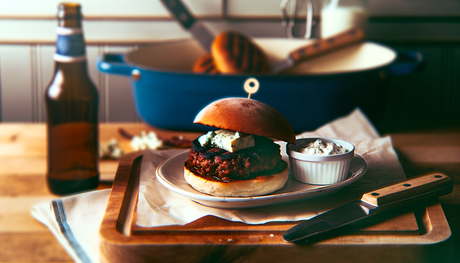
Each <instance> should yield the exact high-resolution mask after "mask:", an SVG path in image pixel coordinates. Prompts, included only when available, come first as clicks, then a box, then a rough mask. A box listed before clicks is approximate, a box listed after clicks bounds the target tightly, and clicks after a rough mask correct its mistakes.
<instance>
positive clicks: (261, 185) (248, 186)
mask: <svg viewBox="0 0 460 263" xmlns="http://www.w3.org/2000/svg"><path fill="white" fill-rule="evenodd" d="M184 177H185V180H186V181H187V183H189V184H190V185H191V186H192V187H193V188H194V189H195V190H197V191H199V192H202V193H205V194H209V195H214V196H225V197H248V196H258V195H265V194H269V193H272V192H274V191H276V190H279V189H281V188H283V187H284V185H285V184H286V182H287V180H288V178H289V168H288V167H287V165H286V168H285V169H284V170H283V171H281V172H280V173H277V174H274V175H260V176H257V177H256V178H254V179H249V180H236V181H230V182H227V183H224V182H219V181H210V180H207V179H205V178H203V177H201V176H198V175H196V174H194V173H193V172H192V171H190V170H188V169H187V168H186V167H184Z"/></svg>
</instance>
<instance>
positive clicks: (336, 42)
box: [289, 28, 364, 63]
mask: <svg viewBox="0 0 460 263" xmlns="http://www.w3.org/2000/svg"><path fill="white" fill-rule="evenodd" d="M363 38H364V32H363V30H361V29H359V28H353V29H350V30H347V31H344V32H342V33H339V34H337V35H335V36H331V37H328V38H324V39H318V40H317V41H314V42H312V43H309V44H308V45H306V46H303V47H300V48H298V49H296V50H294V51H292V52H291V53H290V54H289V55H290V57H291V58H292V59H293V60H294V63H295V62H299V61H301V60H304V59H307V58H310V57H313V56H316V55H318V54H321V53H325V52H327V51H330V50H333V49H336V48H339V47H342V46H345V45H348V44H351V43H354V42H358V41H361V40H362V39H363Z"/></svg>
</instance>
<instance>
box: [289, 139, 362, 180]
mask: <svg viewBox="0 0 460 263" xmlns="http://www.w3.org/2000/svg"><path fill="white" fill-rule="evenodd" d="M318 139H321V140H323V141H325V142H333V143H335V144H337V145H340V146H342V147H343V148H344V149H345V151H346V152H345V153H343V154H335V155H312V154H306V153H302V152H300V151H301V149H302V148H304V147H305V146H306V145H308V144H310V143H312V142H315V141H316V140H318ZM286 151H287V154H288V155H289V162H290V165H291V172H292V176H293V177H294V179H296V180H297V181H299V182H302V183H307V184H319V185H326V184H335V183H339V182H341V181H344V180H345V179H347V174H348V168H349V167H350V163H351V160H352V159H353V156H354V154H355V146H354V145H353V144H351V143H349V142H347V141H343V140H338V139H329V138H303V139H297V140H296V143H295V144H292V143H289V144H288V145H287V147H286Z"/></svg>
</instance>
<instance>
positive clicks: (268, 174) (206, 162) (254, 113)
mask: <svg viewBox="0 0 460 263" xmlns="http://www.w3.org/2000/svg"><path fill="white" fill-rule="evenodd" d="M194 123H199V124H203V125H206V126H210V127H214V130H212V131H210V132H208V133H206V134H204V135H202V136H200V137H198V138H197V139H195V140H194V141H193V143H192V147H191V149H190V151H189V158H188V160H187V161H185V164H184V177H185V180H186V181H187V182H188V183H189V184H190V185H191V186H192V187H193V188H194V189H195V190H197V191H199V192H202V193H206V194H209V195H214V196H224V197H249V196H259V195H265V194H269V193H272V192H274V191H276V190H279V189H281V188H283V187H284V185H285V184H286V182H287V180H288V178H289V169H288V165H287V163H286V162H285V161H283V160H282V159H281V154H280V145H279V144H277V143H275V141H274V140H282V141H286V142H290V143H295V133H294V130H293V129H292V126H291V125H290V123H289V122H288V121H287V120H286V118H284V116H283V115H282V114H281V113H280V112H278V111H277V110H275V109H274V108H272V107H270V106H268V105H267V104H265V103H262V102H260V101H257V100H253V99H247V98H225V99H220V100H217V101H214V102H212V103H210V104H209V105H207V106H206V107H205V108H203V109H202V110H201V111H200V112H199V113H198V114H197V116H196V117H195V120H194Z"/></svg>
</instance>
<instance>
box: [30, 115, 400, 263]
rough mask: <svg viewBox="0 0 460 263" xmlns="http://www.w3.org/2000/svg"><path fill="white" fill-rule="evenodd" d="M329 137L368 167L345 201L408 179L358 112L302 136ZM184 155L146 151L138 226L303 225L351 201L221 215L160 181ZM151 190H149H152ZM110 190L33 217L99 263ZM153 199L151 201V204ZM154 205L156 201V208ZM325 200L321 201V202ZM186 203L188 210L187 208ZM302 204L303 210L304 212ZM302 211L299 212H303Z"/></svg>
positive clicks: (77, 255) (387, 144) (45, 208)
mask: <svg viewBox="0 0 460 263" xmlns="http://www.w3.org/2000/svg"><path fill="white" fill-rule="evenodd" d="M312 136H319V137H329V138H339V139H343V140H347V141H350V142H352V143H353V144H354V145H355V146H356V153H357V154H359V155H361V156H362V157H363V158H364V159H365V160H366V162H367V165H368V171H367V173H366V174H365V175H364V176H363V177H362V178H361V179H359V180H358V181H357V182H355V183H353V184H352V185H349V186H347V187H346V188H345V189H343V190H341V191H340V193H341V196H344V195H346V196H348V197H349V198H350V199H352V198H360V196H361V194H362V193H363V191H364V190H371V189H375V188H377V187H382V186H385V185H388V184H392V183H396V182H399V181H403V180H405V179H406V177H405V175H404V171H403V169H402V166H401V165H400V163H399V161H398V159H397V156H396V153H395V152H394V150H393V148H392V146H391V140H390V138H389V137H384V138H380V137H379V134H378V133H377V131H376V130H375V129H374V127H373V126H372V125H371V124H370V122H369V121H368V120H367V118H366V117H365V116H364V115H363V113H362V112H361V111H360V110H359V109H357V110H355V111H353V112H352V113H351V114H350V115H349V116H346V117H343V118H340V119H337V120H335V121H333V122H331V123H329V124H327V125H325V126H323V127H321V128H319V129H318V130H317V131H315V132H308V133H303V134H301V135H299V136H298V137H312ZM178 152H181V151H180V150H169V151H146V152H145V153H144V158H143V163H142V166H141V182H140V184H141V188H140V193H139V197H140V198H139V201H138V211H137V212H138V215H141V216H140V217H139V218H138V220H137V224H138V225H141V226H143V225H145V226H158V225H170V224H185V223H187V222H191V221H193V220H195V219H197V218H200V217H202V216H204V215H208V214H211V215H216V216H219V217H222V218H226V219H228V220H235V221H242V222H247V223H253V224H255V223H258V222H266V221H267V220H273V219H274V218H276V220H285V221H286V220H300V219H307V218H310V217H312V216H314V215H316V214H318V213H321V212H323V211H326V210H327V209H329V208H332V207H330V206H331V205H333V206H337V205H339V204H341V203H344V202H345V201H347V200H343V199H341V198H337V197H336V195H331V196H328V197H324V198H321V199H314V201H308V200H307V201H305V202H299V203H294V204H289V205H283V206H282V209H280V207H279V206H278V207H269V208H255V209H245V210H222V209H215V208H209V207H204V206H201V205H198V204H196V203H194V202H192V201H190V200H189V199H188V198H184V197H183V196H180V195H178V194H176V193H173V192H171V191H169V190H167V189H166V188H164V187H163V186H161V185H159V183H158V182H155V181H156V180H154V183H151V182H152V178H155V174H154V170H155V168H156V166H157V165H158V164H159V163H161V162H162V161H163V160H166V159H167V158H169V157H171V156H173V155H175V154H177V153H178ZM147 189H149V190H148V191H147ZM109 193H110V190H100V191H93V192H89V193H84V194H79V195H74V196H70V197H66V198H62V199H57V200H54V201H52V202H51V203H44V204H39V205H36V206H34V207H33V208H32V211H31V214H32V216H33V217H35V218H36V219H37V220H39V221H40V222H42V223H43V224H44V225H45V226H47V227H48V228H49V229H50V231H51V232H52V233H53V234H54V236H55V237H56V239H57V240H58V241H59V242H60V244H61V245H62V246H63V247H64V248H65V249H66V251H67V252H68V253H69V255H70V256H72V258H73V259H74V260H75V261H76V262H99V227H100V224H101V222H102V218H103V215H104V212H105V207H106V205H107V200H108V198H109ZM148 200H149V201H148ZM152 200H155V201H154V202H153V203H152ZM319 200H321V202H319ZM184 204H185V205H184ZM299 204H300V205H301V206H302V207H303V208H306V207H307V208H308V209H303V210H302V211H300V210H299ZM299 211H300V212H299Z"/></svg>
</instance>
